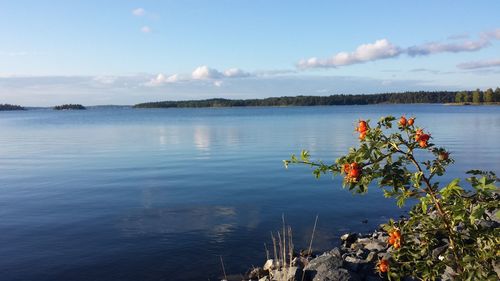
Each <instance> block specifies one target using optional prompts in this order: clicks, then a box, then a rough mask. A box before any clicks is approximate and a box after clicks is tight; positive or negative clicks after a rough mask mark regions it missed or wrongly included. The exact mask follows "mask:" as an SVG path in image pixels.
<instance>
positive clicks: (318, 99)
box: [134, 91, 457, 108]
mask: <svg viewBox="0 0 500 281" xmlns="http://www.w3.org/2000/svg"><path fill="white" fill-rule="evenodd" d="M456 94H457V92H450V91H443V92H423V91H421V92H404V93H384V94H373V95H331V96H296V97H274V98H265V99H246V100H231V99H222V98H216V99H207V100H187V101H161V102H147V103H140V104H136V105H135V106H134V107H135V108H170V107H233V106H315V105H363V104H381V103H390V104H393V103H453V102H455V96H456Z"/></svg>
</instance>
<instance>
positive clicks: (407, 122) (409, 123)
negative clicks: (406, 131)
mask: <svg viewBox="0 0 500 281" xmlns="http://www.w3.org/2000/svg"><path fill="white" fill-rule="evenodd" d="M414 123H415V118H410V119H408V120H407V119H406V117H405V116H404V115H403V116H401V118H399V126H401V127H403V128H404V127H406V126H413V124H414Z"/></svg>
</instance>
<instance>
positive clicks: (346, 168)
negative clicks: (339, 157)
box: [342, 163, 351, 174]
mask: <svg viewBox="0 0 500 281" xmlns="http://www.w3.org/2000/svg"><path fill="white" fill-rule="evenodd" d="M342 169H343V170H344V173H346V174H349V171H350V170H351V165H350V164H348V163H345V164H344V165H343V166H342Z"/></svg>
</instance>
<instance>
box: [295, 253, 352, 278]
mask: <svg viewBox="0 0 500 281" xmlns="http://www.w3.org/2000/svg"><path fill="white" fill-rule="evenodd" d="M343 262H344V261H343V259H342V255H341V254H340V251H339V250H338V249H337V248H334V249H333V250H331V251H329V252H325V253H324V254H322V255H321V256H319V257H317V258H315V259H312V260H311V261H310V262H309V264H308V265H307V266H306V267H305V269H304V270H305V274H306V277H307V278H306V279H305V280H313V281H355V280H359V277H358V276H357V275H355V274H354V273H351V272H349V271H348V270H347V269H345V268H342V264H343Z"/></svg>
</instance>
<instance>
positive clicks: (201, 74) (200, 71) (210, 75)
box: [191, 65, 223, 80]
mask: <svg viewBox="0 0 500 281" xmlns="http://www.w3.org/2000/svg"><path fill="white" fill-rule="evenodd" d="M222 76H223V74H222V73H221V72H219V71H218V70H217V69H213V68H210V67H208V66H206V65H202V66H198V67H197V68H196V69H195V70H194V71H193V73H191V77H192V78H193V79H194V80H207V79H218V78H221V77H222Z"/></svg>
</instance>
